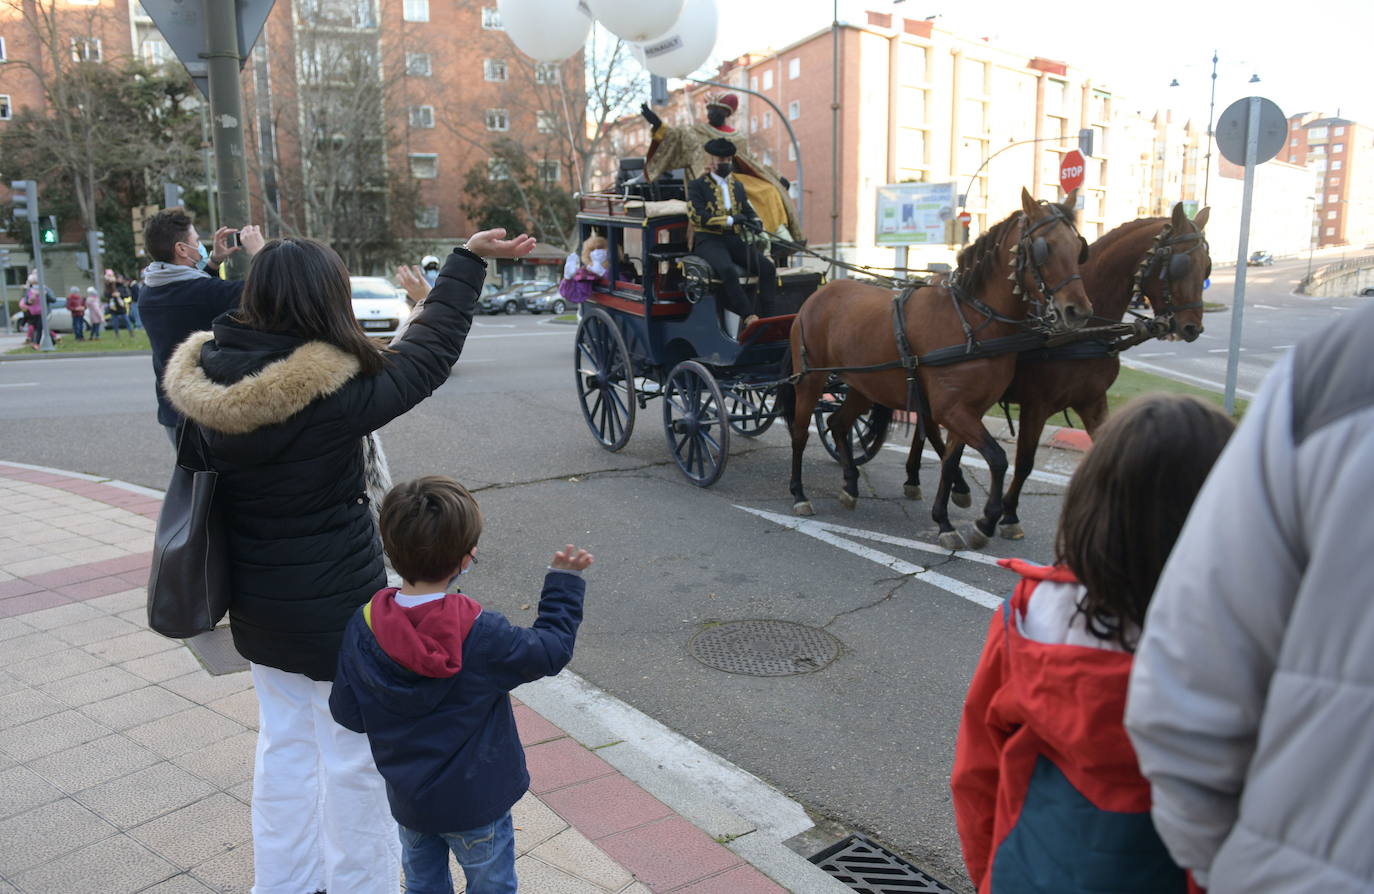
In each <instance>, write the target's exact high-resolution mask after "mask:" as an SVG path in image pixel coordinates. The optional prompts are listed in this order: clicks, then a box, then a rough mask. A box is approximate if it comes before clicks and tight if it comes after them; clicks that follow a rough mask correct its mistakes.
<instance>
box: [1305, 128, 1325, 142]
mask: <svg viewBox="0 0 1374 894" xmlns="http://www.w3.org/2000/svg"><path fill="white" fill-rule="evenodd" d="M1307 138H1308V139H1309V140H1324V139H1326V128H1325V127H1309V128H1308V129H1307Z"/></svg>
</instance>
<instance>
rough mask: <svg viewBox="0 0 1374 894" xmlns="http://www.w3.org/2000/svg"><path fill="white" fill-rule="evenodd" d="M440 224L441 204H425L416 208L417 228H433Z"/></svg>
mask: <svg viewBox="0 0 1374 894" xmlns="http://www.w3.org/2000/svg"><path fill="white" fill-rule="evenodd" d="M437 226H439V206H438V205H424V206H422V207H419V208H416V209H415V228H416V229H417V230H432V229H434V228H435V227H437Z"/></svg>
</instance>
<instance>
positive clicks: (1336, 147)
mask: <svg viewBox="0 0 1374 894" xmlns="http://www.w3.org/2000/svg"><path fill="white" fill-rule="evenodd" d="M1331 151H1332V152H1344V151H1345V144H1344V143H1332V144H1331Z"/></svg>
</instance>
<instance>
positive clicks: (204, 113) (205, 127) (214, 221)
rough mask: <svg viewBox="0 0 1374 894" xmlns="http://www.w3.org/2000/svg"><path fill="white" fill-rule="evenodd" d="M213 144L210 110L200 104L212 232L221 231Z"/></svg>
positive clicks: (206, 186)
mask: <svg viewBox="0 0 1374 894" xmlns="http://www.w3.org/2000/svg"><path fill="white" fill-rule="evenodd" d="M211 149H212V144H211V142H210V110H209V108H207V107H206V105H205V103H201V104H200V150H201V152H200V155H201V159H202V160H203V161H204V162H205V201H206V203H207V204H209V206H210V232H212V233H213V232H215V231H216V230H218V229H219V205H218V199H217V198H216V195H215V194H216V192H217V190H216V189H215V167H214V165H213V164H212V163H211V161H210V157H211V155H213V152H212V151H211Z"/></svg>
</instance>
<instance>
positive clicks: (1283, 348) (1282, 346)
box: [1271, 345, 1297, 351]
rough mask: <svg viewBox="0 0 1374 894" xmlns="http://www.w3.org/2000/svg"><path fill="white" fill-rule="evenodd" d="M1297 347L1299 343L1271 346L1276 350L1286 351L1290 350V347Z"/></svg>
mask: <svg viewBox="0 0 1374 894" xmlns="http://www.w3.org/2000/svg"><path fill="white" fill-rule="evenodd" d="M1296 347H1297V345H1274V347H1273V348H1271V350H1274V351H1286V350H1288V349H1289V348H1296Z"/></svg>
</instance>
